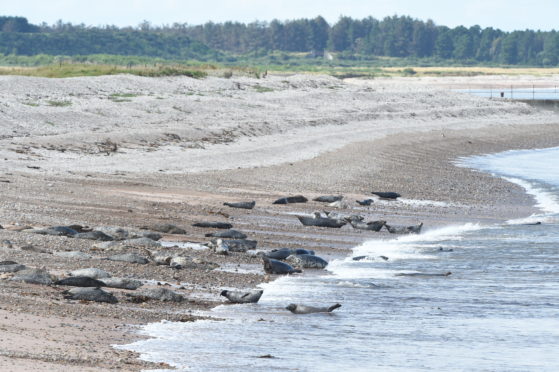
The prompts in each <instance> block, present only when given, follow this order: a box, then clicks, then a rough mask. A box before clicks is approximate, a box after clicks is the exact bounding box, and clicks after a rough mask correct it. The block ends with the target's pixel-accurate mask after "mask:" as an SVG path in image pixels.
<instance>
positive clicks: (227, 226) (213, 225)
mask: <svg viewBox="0 0 559 372" xmlns="http://www.w3.org/2000/svg"><path fill="white" fill-rule="evenodd" d="M192 226H194V227H209V228H212V229H231V228H233V225H231V224H230V223H227V222H196V223H193V224H192Z"/></svg>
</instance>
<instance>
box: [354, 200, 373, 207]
mask: <svg viewBox="0 0 559 372" xmlns="http://www.w3.org/2000/svg"><path fill="white" fill-rule="evenodd" d="M356 202H357V204H359V205H363V206H369V205H371V204H372V203H373V199H365V200H356Z"/></svg>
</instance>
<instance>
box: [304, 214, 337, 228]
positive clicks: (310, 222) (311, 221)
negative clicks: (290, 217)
mask: <svg viewBox="0 0 559 372" xmlns="http://www.w3.org/2000/svg"><path fill="white" fill-rule="evenodd" d="M297 218H298V219H299V221H300V222H301V223H302V224H303V225H304V226H318V227H331V228H335V229H339V228H340V227H342V226H345V225H346V224H347V222H346V221H343V220H336V219H333V218H325V217H306V216H297Z"/></svg>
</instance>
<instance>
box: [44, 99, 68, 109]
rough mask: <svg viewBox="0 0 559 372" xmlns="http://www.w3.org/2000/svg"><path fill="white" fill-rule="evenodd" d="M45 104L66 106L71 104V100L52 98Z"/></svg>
mask: <svg viewBox="0 0 559 372" xmlns="http://www.w3.org/2000/svg"><path fill="white" fill-rule="evenodd" d="M47 104H48V105H49V106H54V107H66V106H71V105H72V102H71V101H56V100H52V101H47Z"/></svg>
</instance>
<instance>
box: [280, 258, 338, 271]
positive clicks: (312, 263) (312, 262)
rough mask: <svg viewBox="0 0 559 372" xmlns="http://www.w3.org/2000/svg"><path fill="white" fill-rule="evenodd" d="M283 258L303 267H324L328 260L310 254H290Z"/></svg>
mask: <svg viewBox="0 0 559 372" xmlns="http://www.w3.org/2000/svg"><path fill="white" fill-rule="evenodd" d="M285 260H286V261H287V262H289V263H290V264H292V265H295V266H298V267H302V268H304V269H324V268H325V267H326V266H328V261H326V260H325V259H323V258H321V257H318V256H314V255H312V254H292V255H290V256H289V257H287V258H286V259H285Z"/></svg>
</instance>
